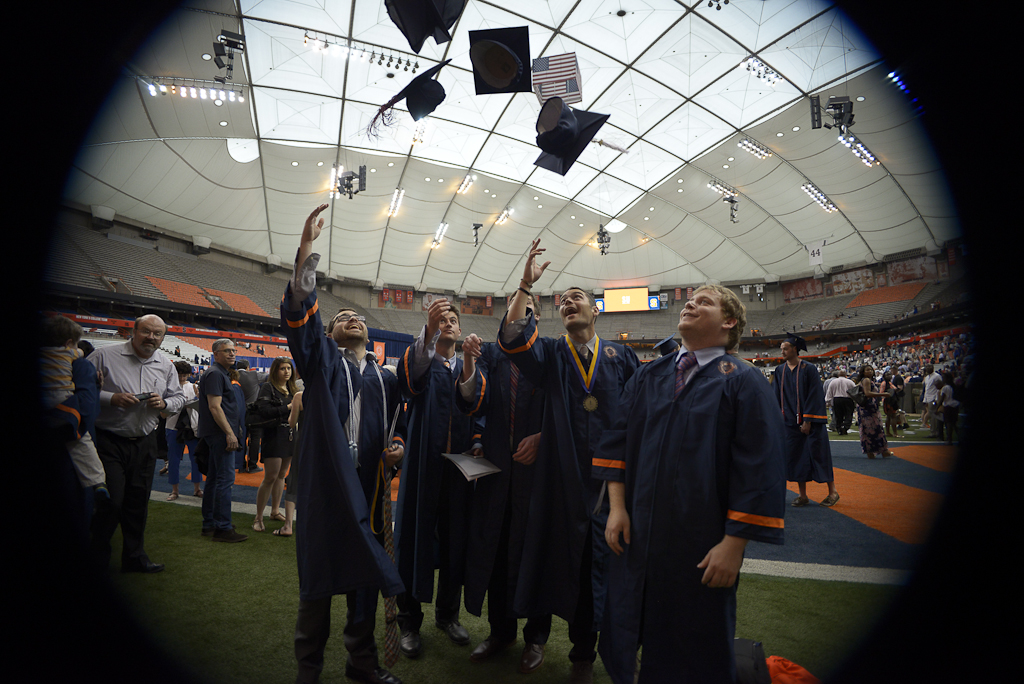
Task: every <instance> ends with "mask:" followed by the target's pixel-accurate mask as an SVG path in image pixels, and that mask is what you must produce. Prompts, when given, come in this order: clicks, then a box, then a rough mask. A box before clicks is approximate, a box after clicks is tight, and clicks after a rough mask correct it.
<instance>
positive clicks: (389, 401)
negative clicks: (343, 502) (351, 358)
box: [356, 359, 407, 540]
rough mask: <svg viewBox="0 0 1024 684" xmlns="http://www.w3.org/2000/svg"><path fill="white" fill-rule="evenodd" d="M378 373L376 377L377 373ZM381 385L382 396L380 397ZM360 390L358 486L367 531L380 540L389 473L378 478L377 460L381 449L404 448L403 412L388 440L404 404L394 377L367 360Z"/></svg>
mask: <svg viewBox="0 0 1024 684" xmlns="http://www.w3.org/2000/svg"><path fill="white" fill-rule="evenodd" d="M378 371H380V375H379V376H378V375H377V372H378ZM382 382H383V385H384V387H383V389H384V395H382V394H381V383H382ZM362 385H363V388H362V389H361V390H360V391H359V394H358V395H357V397H356V400H357V401H359V402H361V403H360V406H359V411H360V416H359V468H358V473H359V484H360V485H361V486H362V489H363V494H364V495H365V496H366V504H367V506H369V508H370V513H371V515H372V523H371V529H372V530H373V531H374V533H375V534H377V535H378V536H380V538H381V540H383V536H382V535H383V525H384V510H383V502H384V500H385V498H386V499H387V503H388V505H390V504H391V484H390V475H391V474H390V473H388V476H389V477H388V478H387V480H385V479H384V478H382V477H381V469H380V464H381V459H382V457H383V455H384V450H385V449H387V447H388V446H389V445H390V444H391V443H393V442H397V443H399V444H401V445H402V446H403V447H404V446H405V434H406V429H407V428H406V420H405V411H404V410H400V411H398V419H397V424H396V425H395V434H394V438H393V439H392V440H391V441H390V442H389V441H388V431H389V430H390V429H391V419H392V417H393V416H394V415H395V409H396V408H397V407H398V406H399V405H401V404H404V403H405V402H404V401H403V400H402V390H401V388H400V387H399V385H398V378H397V377H396V376H395V375H394V374H393V373H392V372H391V371H389V370H387V369H386V368H382V367H381V366H379V365H378V364H377V363H376V361H375V360H371V359H367V363H366V368H364V369H363V372H362Z"/></svg>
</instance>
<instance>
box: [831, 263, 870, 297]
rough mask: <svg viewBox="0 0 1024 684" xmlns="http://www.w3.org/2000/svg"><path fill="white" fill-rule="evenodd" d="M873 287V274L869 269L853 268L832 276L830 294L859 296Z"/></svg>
mask: <svg viewBox="0 0 1024 684" xmlns="http://www.w3.org/2000/svg"><path fill="white" fill-rule="evenodd" d="M874 287H875V274H874V273H872V271H871V269H870V268H855V269H853V270H852V271H843V272H842V273H836V274H835V275H833V276H832V292H833V293H834V294H835V295H836V296H837V297H839V296H842V295H848V294H860V293H861V292H863V291H864V290H871V289H874Z"/></svg>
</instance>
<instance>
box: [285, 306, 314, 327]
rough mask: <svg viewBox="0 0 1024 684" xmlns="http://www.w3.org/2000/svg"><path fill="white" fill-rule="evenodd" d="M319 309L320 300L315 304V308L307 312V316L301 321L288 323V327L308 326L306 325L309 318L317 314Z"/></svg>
mask: <svg viewBox="0 0 1024 684" xmlns="http://www.w3.org/2000/svg"><path fill="white" fill-rule="evenodd" d="M319 308H320V300H317V301H315V302H313V306H312V307H310V309H309V311H307V312H306V315H305V316H303V317H302V318H301V319H299V320H297V321H288V327H289V328H301V327H302V326H304V325H306V323H308V322H309V317H310V316H312V315H313V314H315V313H316V312H317V309H319Z"/></svg>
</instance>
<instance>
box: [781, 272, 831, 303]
mask: <svg viewBox="0 0 1024 684" xmlns="http://www.w3.org/2000/svg"><path fill="white" fill-rule="evenodd" d="M824 296H825V288H824V287H823V286H822V283H821V281H820V280H818V279H817V278H804V279H802V280H794V281H793V282H790V283H783V284H782V298H783V300H784V301H785V302H786V303H787V304H789V303H790V302H803V301H806V300H808V299H820V298H821V297H824Z"/></svg>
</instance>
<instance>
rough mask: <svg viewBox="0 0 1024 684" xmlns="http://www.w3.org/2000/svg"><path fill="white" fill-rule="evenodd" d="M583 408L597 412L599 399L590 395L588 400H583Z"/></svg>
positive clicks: (587, 397)
mask: <svg viewBox="0 0 1024 684" xmlns="http://www.w3.org/2000/svg"><path fill="white" fill-rule="evenodd" d="M583 408H585V409H586V410H588V411H596V410H597V397H595V396H594V395H593V394H588V395H587V396H586V398H584V399H583Z"/></svg>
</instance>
